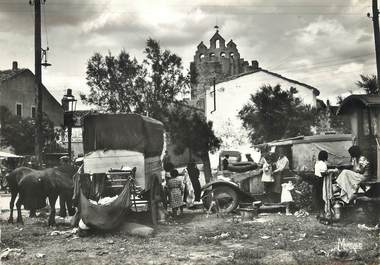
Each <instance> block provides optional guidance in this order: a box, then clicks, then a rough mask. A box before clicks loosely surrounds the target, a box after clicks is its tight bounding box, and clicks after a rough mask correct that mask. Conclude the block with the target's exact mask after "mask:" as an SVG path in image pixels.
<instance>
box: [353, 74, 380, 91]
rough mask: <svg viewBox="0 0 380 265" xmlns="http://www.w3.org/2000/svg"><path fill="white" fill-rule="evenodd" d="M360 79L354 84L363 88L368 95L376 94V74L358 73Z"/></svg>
mask: <svg viewBox="0 0 380 265" xmlns="http://www.w3.org/2000/svg"><path fill="white" fill-rule="evenodd" d="M360 78H361V80H359V81H357V82H356V85H357V86H358V87H360V88H362V89H364V90H365V92H366V93H367V94H368V95H378V94H379V92H380V91H379V87H378V86H377V78H376V75H360Z"/></svg>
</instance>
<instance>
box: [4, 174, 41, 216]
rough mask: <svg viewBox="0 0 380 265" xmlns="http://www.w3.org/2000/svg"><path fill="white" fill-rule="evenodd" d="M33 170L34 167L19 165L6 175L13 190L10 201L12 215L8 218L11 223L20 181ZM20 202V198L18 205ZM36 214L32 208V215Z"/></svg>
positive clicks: (10, 189) (10, 188)
mask: <svg viewBox="0 0 380 265" xmlns="http://www.w3.org/2000/svg"><path fill="white" fill-rule="evenodd" d="M32 171H33V169H31V168H28V167H19V168H16V169H15V170H13V171H12V172H10V173H9V174H7V175H6V179H7V182H8V186H9V191H10V192H11V201H10V203H9V210H10V215H9V219H8V222H9V223H13V207H14V203H15V200H16V197H17V195H18V193H19V187H18V183H19V181H20V180H21V179H22V178H23V177H24V176H25V175H26V174H28V173H30V172H32ZM19 202H20V198H19V199H18V201H17V203H16V206H17V204H18V203H19ZM34 216H35V210H34V209H32V210H31V211H30V217H34Z"/></svg>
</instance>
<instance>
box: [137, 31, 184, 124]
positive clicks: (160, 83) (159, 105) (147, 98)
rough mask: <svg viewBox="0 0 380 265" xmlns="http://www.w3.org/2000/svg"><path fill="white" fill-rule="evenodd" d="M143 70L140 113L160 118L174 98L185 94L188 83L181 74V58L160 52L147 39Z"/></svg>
mask: <svg viewBox="0 0 380 265" xmlns="http://www.w3.org/2000/svg"><path fill="white" fill-rule="evenodd" d="M144 53H145V55H146V59H145V60H144V61H143V65H144V68H145V69H146V70H147V73H148V80H147V87H146V89H145V91H144V93H142V95H143V97H142V102H144V107H143V109H142V110H141V111H145V114H147V115H148V116H151V117H153V118H158V119H160V118H162V115H163V114H164V113H165V112H166V111H167V109H168V107H169V105H170V104H171V103H173V102H177V100H176V96H177V95H178V94H180V93H185V92H186V87H187V85H188V83H189V80H188V78H187V77H186V76H185V75H184V74H183V66H182V59H181V57H179V56H177V55H176V54H174V53H171V52H170V51H169V50H164V51H162V50H161V47H160V44H159V43H158V42H157V41H155V40H153V39H150V38H149V39H148V40H147V43H146V48H145V51H144Z"/></svg>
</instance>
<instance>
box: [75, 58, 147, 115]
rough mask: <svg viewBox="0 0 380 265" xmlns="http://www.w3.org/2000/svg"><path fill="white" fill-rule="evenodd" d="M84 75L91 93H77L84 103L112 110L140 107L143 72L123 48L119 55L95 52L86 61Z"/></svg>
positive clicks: (143, 82)
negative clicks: (104, 54) (103, 54)
mask: <svg viewBox="0 0 380 265" xmlns="http://www.w3.org/2000/svg"><path fill="white" fill-rule="evenodd" d="M86 75H87V77H86V79H87V85H88V86H89V87H90V94H89V95H84V94H81V95H80V96H81V99H82V101H83V102H85V103H88V104H93V105H96V106H98V107H100V108H101V109H102V110H104V111H106V112H112V113H116V112H132V111H133V110H135V109H139V107H140V106H139V101H140V93H141V91H143V88H144V86H145V85H146V81H145V76H146V73H145V71H144V69H143V68H142V66H141V65H139V64H138V62H137V60H136V59H135V58H133V59H132V58H131V57H130V55H129V54H128V53H126V52H125V51H121V52H120V54H119V56H118V57H114V56H112V54H111V53H108V55H106V56H102V55H101V54H99V53H95V54H94V55H93V56H92V57H91V58H90V60H89V61H88V63H87V71H86Z"/></svg>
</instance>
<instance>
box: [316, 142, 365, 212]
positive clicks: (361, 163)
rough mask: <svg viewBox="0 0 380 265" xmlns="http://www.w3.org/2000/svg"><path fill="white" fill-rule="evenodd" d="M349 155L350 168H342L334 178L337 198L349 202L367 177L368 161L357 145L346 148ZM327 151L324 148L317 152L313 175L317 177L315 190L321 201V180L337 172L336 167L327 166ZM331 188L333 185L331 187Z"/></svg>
mask: <svg viewBox="0 0 380 265" xmlns="http://www.w3.org/2000/svg"><path fill="white" fill-rule="evenodd" d="M348 153H349V154H350V156H351V166H350V167H351V168H350V169H344V170H342V171H341V172H340V174H339V175H338V177H337V178H336V186H335V191H336V192H337V194H338V195H339V199H340V200H341V201H342V202H344V203H350V202H351V201H352V200H354V199H355V194H356V192H357V191H358V188H359V185H360V183H361V182H363V181H365V180H366V179H368V177H369V166H370V164H369V162H368V160H367V158H366V157H365V156H363V155H362V153H361V150H360V148H359V146H351V147H350V148H349V149H348ZM327 161H328V153H327V152H326V151H324V150H322V151H320V152H319V154H318V161H317V162H316V163H315V172H314V173H315V176H316V177H317V183H316V186H317V192H318V194H320V196H319V200H320V201H321V202H322V204H323V201H322V198H321V196H322V195H323V190H322V187H323V180H324V178H325V177H326V176H327V175H328V174H329V173H337V172H338V169H336V168H330V169H329V168H328V165H327ZM331 188H333V187H331Z"/></svg>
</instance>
